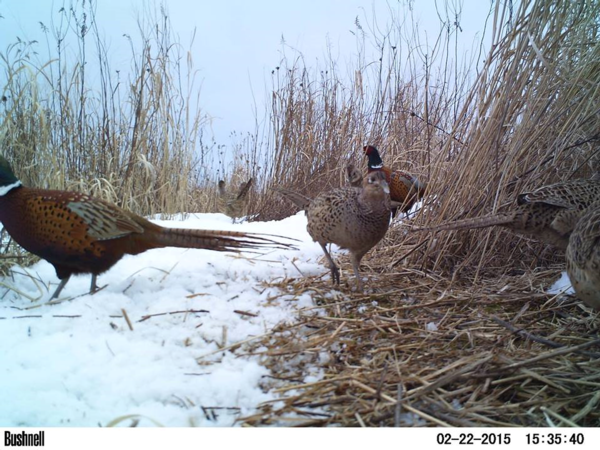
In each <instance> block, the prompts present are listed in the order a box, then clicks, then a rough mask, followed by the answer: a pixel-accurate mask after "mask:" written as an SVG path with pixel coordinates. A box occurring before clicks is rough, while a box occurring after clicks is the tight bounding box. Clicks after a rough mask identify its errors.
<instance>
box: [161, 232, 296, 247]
mask: <svg viewBox="0 0 600 450" xmlns="http://www.w3.org/2000/svg"><path fill="white" fill-rule="evenodd" d="M272 237H278V238H282V239H287V240H295V239H292V238H287V237H284V236H271V235H267V234H255V233H244V232H239V231H218V230H192V229H182V228H164V229H163V230H161V232H160V233H159V234H158V235H157V236H156V242H157V243H159V244H160V245H162V246H165V247H183V248H200V249H206V250H215V251H218V252H240V251H244V250H274V249H293V248H294V246H293V245H292V244H288V243H285V242H280V241H278V240H275V239H271V238H272Z"/></svg>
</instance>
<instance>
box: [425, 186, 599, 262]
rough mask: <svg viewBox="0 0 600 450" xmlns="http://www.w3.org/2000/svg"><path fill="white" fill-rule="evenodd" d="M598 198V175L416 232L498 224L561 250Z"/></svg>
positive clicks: (533, 193) (526, 195)
mask: <svg viewBox="0 0 600 450" xmlns="http://www.w3.org/2000/svg"><path fill="white" fill-rule="evenodd" d="M599 198H600V178H598V177H597V176H594V177H593V178H591V179H582V180H573V181H564V182H560V183H555V184H550V185H547V186H542V187H540V188H538V189H536V190H534V191H532V192H527V193H524V194H521V195H519V196H518V200H517V203H518V206H516V207H514V208H511V209H509V210H507V211H505V212H501V213H498V214H492V215H488V216H483V217H477V218H473V219H462V220H457V221H454V222H449V223H445V224H442V225H438V226H435V227H428V228H420V229H417V230H415V231H419V230H427V231H440V230H460V229H468V228H485V227H490V226H494V225H499V226H503V227H505V228H508V229H510V230H512V231H514V232H515V233H519V234H523V235H526V236H530V237H533V238H536V239H539V240H541V241H543V242H546V243H547V244H551V245H554V246H555V247H558V248H561V249H563V250H564V249H566V248H567V245H568V244H569V236H570V234H571V231H572V230H573V228H574V227H575V225H576V224H577V221H578V220H579V218H580V217H581V215H582V213H583V211H584V210H585V209H586V208H587V207H588V206H589V205H590V204H592V203H593V202H594V201H595V200H596V199H599Z"/></svg>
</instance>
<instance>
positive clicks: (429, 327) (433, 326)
mask: <svg viewBox="0 0 600 450" xmlns="http://www.w3.org/2000/svg"><path fill="white" fill-rule="evenodd" d="M425 329H426V330H427V331H437V330H438V326H437V325H436V324H435V322H429V323H428V324H427V325H425Z"/></svg>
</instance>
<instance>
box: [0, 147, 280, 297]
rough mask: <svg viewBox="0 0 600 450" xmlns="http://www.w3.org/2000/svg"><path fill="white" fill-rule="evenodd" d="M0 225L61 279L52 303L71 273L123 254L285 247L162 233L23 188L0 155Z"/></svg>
mask: <svg viewBox="0 0 600 450" xmlns="http://www.w3.org/2000/svg"><path fill="white" fill-rule="evenodd" d="M0 221H1V222H2V223H3V224H4V228H5V229H6V230H7V231H8V233H9V234H10V236H11V237H12V238H13V239H14V240H15V241H16V242H17V243H18V244H19V245H20V246H21V247H23V248H24V249H25V250H27V251H28V252H30V253H33V254H35V255H37V256H39V257H41V258H43V259H45V260H46V261H48V262H49V263H50V264H52V265H53V266H54V269H55V270H56V275H57V276H58V278H59V279H60V280H61V281H60V284H59V285H58V287H57V288H56V290H55V291H54V293H53V294H52V297H51V299H54V298H57V297H58V295H59V294H60V292H61V291H62V289H63V288H64V287H65V285H66V284H67V282H68V281H69V278H70V277H71V276H72V275H74V274H91V275H92V283H91V287H90V291H91V292H95V291H96V290H97V289H98V286H97V284H96V279H97V276H98V275H100V274H102V273H103V272H106V271H107V270H108V269H110V268H111V267H112V266H113V265H114V264H116V263H117V261H119V260H120V259H121V258H122V257H123V256H124V255H126V254H128V255H137V254H139V253H142V252H145V251H146V250H150V249H154V248H161V247H182V248H197V249H207V250H215V251H234V252H237V251H241V250H244V249H261V248H265V249H268V248H288V247H290V245H288V244H283V243H279V242H277V241H274V240H272V239H270V238H267V237H266V235H260V234H251V233H242V232H234V231H213V230H190V229H179V228H164V227H161V226H159V225H156V224H154V223H152V222H150V221H148V220H146V219H144V218H143V217H140V216H138V215H136V214H133V213H131V212H128V211H125V210H124V209H121V208H119V207H118V206H116V205H113V204H111V203H109V202H106V201H104V200H101V199H98V198H94V197H91V196H89V195H86V194H81V193H77V192H70V191H57V190H45V189H34V188H29V187H26V186H23V184H22V183H21V181H20V180H19V179H18V178H17V177H16V176H15V174H14V172H13V170H12V168H11V166H10V164H9V163H8V161H7V160H6V159H5V158H4V157H2V156H0Z"/></svg>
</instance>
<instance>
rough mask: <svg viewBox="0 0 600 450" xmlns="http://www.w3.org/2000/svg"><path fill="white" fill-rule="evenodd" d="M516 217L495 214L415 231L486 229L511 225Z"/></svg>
mask: <svg viewBox="0 0 600 450" xmlns="http://www.w3.org/2000/svg"><path fill="white" fill-rule="evenodd" d="M513 220H514V217H512V216H510V215H504V214H494V215H492V216H483V217H477V218H472V219H462V220H456V221H454V222H448V223H443V224H441V225H437V226H434V227H423V228H415V229H413V231H444V230H463V229H469V228H486V227H493V226H496V225H506V224H508V223H511V222H512V221H513Z"/></svg>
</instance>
